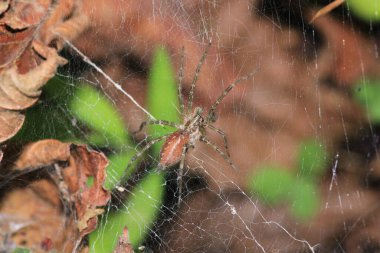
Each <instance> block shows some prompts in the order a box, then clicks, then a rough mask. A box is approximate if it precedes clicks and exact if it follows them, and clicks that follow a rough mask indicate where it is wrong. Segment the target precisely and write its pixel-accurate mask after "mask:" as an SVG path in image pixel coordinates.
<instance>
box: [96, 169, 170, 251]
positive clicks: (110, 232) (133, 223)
mask: <svg viewBox="0 0 380 253" xmlns="http://www.w3.org/2000/svg"><path fill="white" fill-rule="evenodd" d="M164 182H165V179H164V177H163V174H161V173H155V172H152V173H150V174H148V175H147V176H146V177H145V178H144V179H143V180H142V181H141V182H140V184H138V185H137V186H136V188H134V190H133V192H132V193H131V195H130V199H128V201H127V202H126V203H125V204H124V205H123V206H122V207H121V209H120V210H118V211H117V212H111V213H109V214H107V215H105V216H104V217H103V218H102V221H101V223H100V225H99V226H98V228H97V229H96V230H95V231H94V232H93V233H91V234H90V236H89V241H90V246H89V249H90V252H94V253H110V252H112V250H113V249H114V247H115V244H116V242H117V238H118V237H119V236H120V234H121V233H122V230H123V228H124V227H127V228H128V231H129V236H130V241H131V244H132V245H133V247H135V248H137V247H138V246H140V244H141V243H142V242H143V240H144V238H145V236H146V235H147V233H148V232H149V230H150V227H151V226H152V224H153V222H154V220H155V219H156V216H157V214H158V212H159V209H160V207H161V205H162V199H163V187H164Z"/></svg>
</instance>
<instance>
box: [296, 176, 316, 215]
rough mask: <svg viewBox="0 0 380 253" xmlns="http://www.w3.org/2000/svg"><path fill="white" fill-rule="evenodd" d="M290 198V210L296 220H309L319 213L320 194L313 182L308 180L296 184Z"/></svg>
mask: <svg viewBox="0 0 380 253" xmlns="http://www.w3.org/2000/svg"><path fill="white" fill-rule="evenodd" d="M290 198H291V200H292V205H291V208H290V210H291V212H292V214H293V215H294V217H295V218H298V219H300V220H307V219H310V218H312V217H313V216H314V215H315V214H316V212H317V211H318V207H319V202H320V201H319V194H318V192H317V188H316V186H315V184H314V183H313V182H308V181H307V180H298V181H296V182H294V184H293V190H292V192H291V195H290Z"/></svg>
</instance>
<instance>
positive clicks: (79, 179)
mask: <svg viewBox="0 0 380 253" xmlns="http://www.w3.org/2000/svg"><path fill="white" fill-rule="evenodd" d="M70 153H71V158H70V166H69V167H68V168H66V169H65V170H64V172H63V174H64V179H65V182H66V184H67V186H68V189H69V191H70V193H71V195H73V197H74V202H75V208H76V212H77V217H78V222H79V224H81V226H80V228H79V230H80V234H81V235H82V236H83V235H86V234H88V233H90V232H91V231H93V230H94V229H95V228H96V225H97V221H98V219H97V216H96V215H95V213H97V214H99V213H100V212H99V210H98V209H97V207H98V206H104V205H105V204H106V203H107V202H108V200H109V199H110V197H111V195H110V192H109V191H107V190H105V189H104V188H103V183H104V180H105V175H106V173H105V168H106V167H107V165H108V162H107V158H106V157H105V156H104V155H103V154H102V153H99V152H96V151H89V150H88V149H87V147H86V146H76V145H71V150H70ZM90 177H92V178H93V179H94V180H93V184H92V185H91V186H88V184H87V181H88V179H89V178H90ZM83 222H85V223H87V227H86V226H83Z"/></svg>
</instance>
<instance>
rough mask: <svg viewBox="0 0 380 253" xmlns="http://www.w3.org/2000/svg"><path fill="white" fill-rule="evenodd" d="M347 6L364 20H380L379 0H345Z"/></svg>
mask: <svg viewBox="0 0 380 253" xmlns="http://www.w3.org/2000/svg"><path fill="white" fill-rule="evenodd" d="M346 2H347V6H348V8H349V9H350V10H351V11H352V12H353V13H354V14H355V15H357V16H358V17H360V18H362V19H363V20H366V21H371V22H379V21H380V0H346Z"/></svg>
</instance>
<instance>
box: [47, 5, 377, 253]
mask: <svg viewBox="0 0 380 253" xmlns="http://www.w3.org/2000/svg"><path fill="white" fill-rule="evenodd" d="M323 4H324V2H323V1H321V2H319V5H318V6H322V5H323ZM109 5H110V6H109V8H110V10H112V11H113V12H114V13H115V14H114V15H113V17H112V18H110V20H107V21H105V19H102V18H104V14H102V11H103V10H102V9H101V8H100V7H99V8H98V7H96V5H95V4H94V7H93V8H94V9H95V14H94V15H97V16H96V18H97V20H98V22H99V23H95V24H94V25H93V26H92V28H91V30H90V32H89V34H87V36H83V37H82V38H79V40H78V41H77V42H76V43H75V45H74V44H71V43H70V42H67V44H68V48H69V50H68V51H70V56H71V57H72V58H71V66H70V67H69V68H68V72H62V73H61V74H60V76H61V77H63V78H66V79H67V78H69V79H73V80H80V81H81V82H86V83H88V84H91V85H92V86H95V87H97V88H100V89H101V90H103V91H104V93H105V94H106V96H107V97H108V98H109V100H110V101H111V102H112V103H113V105H114V106H115V108H117V110H118V111H119V112H120V113H121V114H122V117H123V119H124V121H125V123H126V125H127V126H128V130H129V131H130V132H133V131H136V130H137V129H138V126H139V125H140V123H141V122H142V121H144V120H146V119H147V118H154V117H153V116H152V115H151V113H150V112H149V111H148V109H146V108H147V107H146V105H145V101H146V99H145V97H146V92H147V91H146V82H147V78H148V72H149V68H150V63H151V58H152V54H153V53H152V52H153V51H154V48H155V47H156V45H158V44H161V45H164V46H166V47H167V49H168V51H169V52H170V53H169V55H170V57H171V59H172V62H173V65H174V69H175V71H176V72H177V70H178V69H179V67H180V52H181V48H182V47H184V48H185V61H186V64H185V67H184V81H183V95H184V98H185V102H186V101H187V99H188V95H189V90H190V84H191V80H192V77H193V75H194V72H195V68H196V65H197V64H198V62H199V59H200V58H201V56H202V53H203V51H204V49H205V47H206V46H207V42H208V41H209V40H210V39H212V46H211V49H210V52H209V54H208V55H207V59H206V62H205V64H204V65H203V66H202V70H201V74H200V77H199V80H198V82H197V84H196V88H195V95H194V104H195V105H196V106H200V107H202V108H204V109H205V110H206V111H207V110H208V109H209V107H210V105H212V103H213V102H214V101H215V100H216V98H217V97H218V96H219V95H220V94H221V93H222V92H223V90H224V89H225V88H226V87H227V85H228V84H230V83H232V82H233V81H234V80H236V79H237V78H239V77H241V76H243V75H246V74H248V73H250V72H251V71H253V70H254V69H255V68H256V66H260V69H259V71H258V73H257V74H256V75H255V76H254V77H253V78H252V79H250V80H248V81H245V82H242V83H241V84H239V85H238V86H237V87H236V88H234V89H233V91H231V93H230V94H228V95H227V97H226V98H225V99H224V100H223V101H222V103H221V104H220V105H219V106H218V110H217V112H218V120H217V121H216V123H215V125H216V126H217V127H219V128H221V129H222V130H223V131H225V132H226V136H227V138H228V140H229V151H230V153H231V159H232V160H233V162H234V163H235V164H236V166H237V167H238V170H233V168H231V166H229V165H228V163H227V162H226V161H225V160H224V159H223V158H222V157H220V156H219V155H218V154H217V153H216V152H215V151H214V150H212V149H211V148H209V147H207V146H205V145H204V144H202V143H199V145H196V148H195V149H194V150H192V151H190V152H189V153H188V154H187V157H186V160H185V174H184V177H183V182H184V193H183V201H182V202H181V204H180V206H179V207H177V206H176V199H177V198H178V182H177V171H178V166H174V167H173V168H170V169H168V170H167V171H166V172H165V173H163V174H164V178H165V180H164V181H163V182H162V183H161V185H162V186H164V187H163V188H162V189H163V191H164V192H163V197H162V198H163V200H162V202H161V201H160V200H156V199H155V198H156V197H152V196H151V193H149V192H144V191H143V190H141V189H144V188H141V189H140V188H138V185H139V184H140V183H141V182H142V181H143V180H144V178H146V176H147V175H148V174H149V173H151V172H152V168H154V164H156V163H157V162H158V161H157V157H155V156H153V155H151V154H150V153H148V152H147V154H146V157H145V158H146V159H142V161H141V163H139V165H138V166H137V168H138V169H137V170H136V171H135V172H134V173H132V175H131V176H130V177H129V179H128V186H127V187H125V188H126V189H125V192H123V193H120V192H119V191H114V194H113V197H114V199H113V201H112V202H111V203H110V204H109V206H107V207H106V213H105V214H104V215H103V222H102V223H101V224H100V227H99V231H100V232H99V233H98V234H97V235H96V237H94V240H95V241H101V240H102V238H103V237H104V236H106V235H105V233H106V232H107V230H106V228H105V227H106V224H107V223H109V222H111V220H109V221H108V220H107V215H108V214H111V213H114V212H117V211H119V213H120V215H123V213H124V214H126V215H127V213H128V218H129V219H135V223H141V224H140V226H141V227H140V230H141V231H143V230H145V231H147V234H146V236H145V237H144V239H143V240H141V241H140V242H139V245H137V246H141V247H140V249H139V250H141V251H145V252H377V251H376V250H378V249H379V247H380V246H379V241H380V240H379V239H380V237H379V236H380V234H379V232H378V231H377V230H378V229H377V230H376V229H375V227H376V224H378V219H379V217H378V215H377V214H376V213H377V212H376V211H378V208H377V207H378V204H377V203H376V201H377V189H378V179H379V178H378V175H379V174H378V170H379V168H378V165H377V164H378V156H377V151H376V150H377V149H376V148H377V142H378V140H377V138H378V137H377V134H376V130H377V129H376V124H375V123H372V124H370V123H368V122H369V121H370V119H371V117H370V115H369V114H368V113H367V112H366V111H365V110H362V108H360V106H359V105H358V103H357V101H355V99H354V98H353V96H352V91H353V87H354V85H355V84H356V83H357V81H358V80H360V79H363V78H365V77H367V76H370V75H374V76H376V70H377V69H378V68H377V67H378V64H377V62H378V59H377V43H378V40H376V39H375V38H374V37H375V36H374V35H375V34H377V27H376V26H373V24H371V27H370V28H368V25H367V24H363V22H361V21H358V20H356V19H355V17H352V16H351V14H350V13H349V11H348V10H347V9H346V8H345V7H341V8H340V9H338V10H336V11H334V12H333V13H332V14H328V15H327V16H326V17H321V18H320V20H316V21H315V23H313V24H309V23H308V20H309V19H310V17H311V13H312V11H313V10H314V9H315V8H317V7H316V6H317V5H314V3H311V1H310V2H305V3H301V2H300V1H297V2H284V1H282V2H281V3H280V1H263V2H260V1H243V0H241V1H194V2H193V1H156V0H153V1H151V2H150V3H147V2H141V3H140V1H131V2H130V3H124V2H123V1H120V2H119V1H114V2H111V3H110V4H109ZM116 6H118V7H116ZM118 8H120V9H118ZM102 22H104V23H102ZM104 27H106V28H104ZM362 33H366V34H364V35H363V34H362ZM365 47H368V48H370V49H369V51H370V52H369V53H368V51H365V50H364V49H363V48H365ZM353 49H354V50H353ZM352 50H353V51H352ZM74 72H76V73H74ZM59 110H60V112H61V113H62V115H65V116H67V117H68V118H69V119H70V120H71V121H72V122H73V125H74V128H75V129H76V130H77V131H78V132H79V133H82V134H84V130H83V129H82V128H80V127H79V125H78V124H76V122H77V120H80V119H75V117H74V115H73V113H72V112H71V111H70V109H69V106H65V105H61V107H60V109H59ZM46 131H48V130H46ZM209 136H210V138H211V140H212V141H214V142H215V143H216V144H217V146H218V147H223V142H222V140H221V139H219V138H220V137H218V136H217V135H212V134H211V135H209ZM134 137H135V139H136V142H134V143H132V144H128V145H129V146H126V148H129V149H134V150H138V149H139V148H141V147H142V146H143V145H144V143H146V142H147V139H148V138H149V135H144V134H139V135H136V136H134ZM307 140H318V143H321V145H323V147H325V148H324V150H325V152H326V154H327V155H325V156H324V159H325V160H326V161H325V163H324V166H323V168H324V170H323V172H322V173H320V174H319V175H318V177H315V178H313V179H312V180H311V179H310V178H308V179H307V180H306V179H303V177H302V176H301V175H300V174H302V173H301V172H300V171H299V168H298V167H297V166H298V165H297V163H298V161H297V159H298V158H297V157H298V156H299V147H300V145H302V143H304V142H305V141H307ZM111 146H112V145H111V144H109V146H108V147H107V146H106V147H103V150H102V151H104V152H105V153H106V154H108V155H112V152H113V151H112V147H111ZM107 148H108V149H107ZM107 152H108V153H107ZM149 158H150V159H149ZM314 159H317V158H314ZM312 160H313V158H312ZM125 166H126V165H125ZM270 166H272V167H273V166H274V167H275V168H276V169H277V168H281V169H282V170H283V171H285V172H286V173H287V174H284V175H291V177H294V178H295V180H294V181H292V182H294V184H297V185H298V184H300V185H301V184H303V183H304V182H306V181H307V187H308V188H294V187H295V186H294V187H293V188H292V187H287V188H286V187H285V188H280V186H281V184H282V181H281V178H280V182H278V181H271V182H269V185H272V188H273V189H274V190H275V189H280V190H282V189H283V190H282V191H284V192H285V194H283V193H282V194H280V196H281V198H282V197H283V199H279V200H276V201H268V199H266V197H265V194H266V193H265V192H264V193H262V192H259V190H257V188H255V187H254V186H253V185H255V182H256V181H255V176H257V175H258V173H259V172H260V171H262V170H264V169H265V168H270ZM153 171H154V170H153ZM109 176H111V177H112V176H113V175H112V174H109ZM292 180H293V179H292ZM115 181H117V179H116V178H115ZM277 182H278V183H277ZM300 182H301V183H300ZM256 183H257V182H256ZM147 184H148V185H149V184H150V182H149V181H148V182H147ZM152 184H153V183H152ZM267 184H268V183H267ZM279 185H280V186H279ZM136 187H137V189H140V192H138V193H139V194H140V195H142V196H143V197H145V198H146V199H147V201H148V200H149V201H151V202H150V203H156V204H157V205H158V211H157V215H155V216H154V217H153V218H154V220H153V223H152V224H151V223H144V222H142V220H144V219H145V218H146V217H143V215H142V216H139V215H140V214H138V213H134V215H135V216H133V215H132V216H131V215H130V209H133V206H131V205H130V204H128V203H129V202H128V201H130V199H131V198H133V196H135V195H137V192H136V191H134V189H136ZM281 187H282V186H281ZM256 190H257V191H256ZM287 191H289V192H287ZM293 191H297V193H300V194H296V193H294V192H293ZM304 192H311V195H307V196H306V197H299V196H300V195H302V194H301V193H304ZM268 194H269V193H268ZM292 194H293V195H292ZM305 194H306V193H305ZM289 196H290V197H289ZM298 197H299V198H298ZM152 199H153V201H152ZM311 199H314V200H315V201H314V200H311ZM152 205H154V204H152ZM299 206H300V208H301V213H302V214H303V210H304V209H305V208H306V209H307V208H308V207H310V208H311V210H312V211H311V212H309V213H307V215H306V216H302V215H298V214H299V213H298V214H297V212H296V211H295V212H294V211H292V210H295V209H296V208H298V207H299ZM296 210H298V209H296ZM151 218H152V217H149V218H148V219H151ZM141 231H140V232H141ZM116 237H117V236H116V235H115V242H116ZM90 241H91V240H90ZM135 246H136V245H135ZM366 250H367V251H366Z"/></svg>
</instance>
